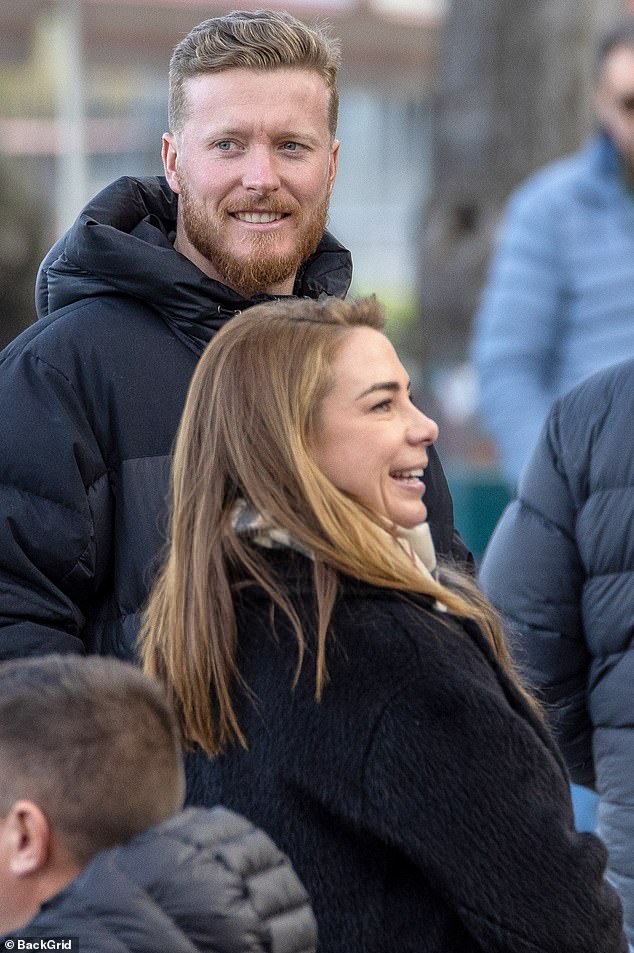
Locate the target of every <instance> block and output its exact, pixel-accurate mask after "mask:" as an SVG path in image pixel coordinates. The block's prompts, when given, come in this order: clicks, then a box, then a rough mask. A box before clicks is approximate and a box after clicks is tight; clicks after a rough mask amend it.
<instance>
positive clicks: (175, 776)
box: [0, 655, 184, 864]
mask: <svg viewBox="0 0 634 953" xmlns="http://www.w3.org/2000/svg"><path fill="white" fill-rule="evenodd" d="M22 798H24V799H27V800H30V801H33V802H34V803H36V804H37V805H38V807H40V808H41V810H42V811H43V812H44V814H45V815H46V817H47V819H48V820H49V822H50V824H51V827H52V828H53V829H54V830H55V831H56V833H57V834H58V835H59V837H60V838H61V839H62V840H63V842H64V844H65V846H66V847H67V849H68V850H69V851H70V853H71V854H72V855H73V857H74V859H75V860H76V861H77V862H78V863H81V864H86V863H88V861H89V860H91V859H92V857H94V855H95V854H96V853H98V852H99V851H100V850H105V849H106V848H109V847H113V846H114V845H116V844H121V843H125V842H126V841H128V840H129V839H130V838H131V837H134V836H135V835H136V834H139V833H141V831H144V830H145V829H146V828H148V827H151V826H152V825H153V824H157V823H159V822H160V821H162V820H164V819H165V818H166V817H170V816H171V815H172V814H175V813H176V812H177V811H178V810H179V809H180V808H181V806H182V803H183V798H184V774H183V764H182V754H181V747H180V742H179V733H178V728H177V725H176V721H175V717H174V714H173V712H172V710H171V708H170V706H169V704H168V702H167V700H166V698H165V695H164V693H163V691H162V689H161V688H160V686H159V685H158V684H157V683H155V682H154V681H152V680H151V679H149V678H147V677H146V676H144V675H143V674H142V672H141V671H140V670H139V669H138V668H136V667H135V666H133V665H131V664H128V663H125V662H120V661H118V660H116V659H105V658H95V657H93V658H82V657H80V656H70V655H66V656H62V655H48V656H44V657H40V658H32V659H21V660H14V661H10V662H4V663H2V664H0V816H6V814H7V812H8V811H9V810H10V809H11V806H12V804H14V803H15V802H16V801H17V800H20V799H22Z"/></svg>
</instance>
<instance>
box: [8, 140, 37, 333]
mask: <svg viewBox="0 0 634 953" xmlns="http://www.w3.org/2000/svg"><path fill="white" fill-rule="evenodd" d="M48 225H49V222H48V213H47V211H46V203H45V202H42V201H40V200H39V196H38V195H37V191H36V190H34V186H33V183H32V182H27V181H26V179H25V178H24V177H23V176H22V174H21V173H20V172H19V171H18V170H17V169H16V167H15V162H14V163H12V162H11V161H10V160H8V159H6V158H3V159H2V160H0V300H1V301H2V308H1V310H0V349H2V348H3V347H4V346H5V345H6V344H8V343H9V342H10V341H11V340H12V339H13V338H14V337H15V336H16V334H19V332H20V331H22V330H23V329H24V328H26V327H28V325H29V324H32V323H33V321H35V317H36V315H35V291H34V289H35V276H36V273H37V268H38V265H39V263H40V261H41V259H42V258H43V256H44V253H45V251H46V250H47V248H48V244H49V239H48V234H49V229H48V227H47V226H48Z"/></svg>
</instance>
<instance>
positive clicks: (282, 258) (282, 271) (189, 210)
mask: <svg viewBox="0 0 634 953" xmlns="http://www.w3.org/2000/svg"><path fill="white" fill-rule="evenodd" d="M179 185H180V194H179V200H178V204H179V211H180V216H181V221H182V225H183V229H184V231H185V234H186V235H187V238H188V239H189V241H190V243H191V244H192V245H193V246H194V248H195V249H196V250H197V251H198V252H199V253H200V254H201V255H203V256H204V257H205V258H206V259H207V261H209V262H211V263H212V264H213V266H214V269H215V270H216V271H217V272H218V273H219V274H220V275H222V277H223V279H224V282H225V284H227V285H229V287H230V288H233V289H234V290H236V291H238V292H239V293H240V294H241V295H243V297H245V298H250V297H252V296H253V295H255V294H262V293H266V292H267V291H268V289H269V288H271V287H273V286H275V285H277V284H280V283H281V282H283V281H286V280H287V279H288V278H291V277H294V276H295V275H296V274H297V271H298V270H299V268H300V266H301V265H302V264H303V263H304V262H305V261H306V260H307V259H308V258H310V256H311V255H312V253H313V252H314V251H315V249H316V248H317V245H318V244H319V242H320V240H321V237H322V235H323V233H324V229H325V228H326V221H327V217H328V204H329V195H327V194H326V195H324V198H323V200H322V201H321V202H320V203H319V204H318V205H316V206H314V207H313V208H311V209H310V210H308V211H302V210H301V206H300V205H299V203H297V202H295V203H294V207H292V208H291V207H289V204H290V203H289V202H286V203H285V204H281V203H279V202H276V201H275V200H274V199H268V200H267V201H266V202H263V201H262V200H261V199H260V200H258V202H257V204H253V203H251V205H252V207H251V208H250V207H249V203H248V202H247V203H244V202H243V203H242V204H241V205H239V206H236V207H235V208H229V207H227V208H223V207H222V206H220V207H219V209H218V212H217V213H216V214H215V215H210V214H209V213H208V212H207V211H206V209H205V207H204V205H203V204H202V203H201V202H200V201H198V200H197V199H196V198H195V196H194V195H193V193H192V192H191V191H190V189H189V188H188V186H187V182H186V181H185V180H184V178H183V177H182V176H181V180H180V183H179ZM256 210H257V211H267V212H282V213H284V212H287V213H288V212H290V213H291V214H292V215H293V216H294V217H295V220H296V222H297V242H296V245H295V248H294V249H293V251H292V252H289V253H287V254H280V253H279V252H276V248H275V246H276V244H277V240H278V235H277V234H276V232H275V231H271V232H268V233H266V232H265V233H255V232H254V233H253V234H248V233H245V235H244V236H243V238H242V239H241V240H240V242H239V244H238V246H237V247H236V243H235V240H234V241H230V240H229V239H228V236H227V234H226V229H225V228H224V225H223V223H224V220H226V219H228V217H229V215H230V214H231V212H233V211H243V212H246V211H256ZM238 250H239V253H238Z"/></svg>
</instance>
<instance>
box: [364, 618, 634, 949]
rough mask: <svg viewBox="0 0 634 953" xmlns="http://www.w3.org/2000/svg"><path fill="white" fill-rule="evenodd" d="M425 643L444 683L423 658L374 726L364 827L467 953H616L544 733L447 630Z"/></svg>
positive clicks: (615, 928)
mask: <svg viewBox="0 0 634 953" xmlns="http://www.w3.org/2000/svg"><path fill="white" fill-rule="evenodd" d="M436 638H437V639H438V641H439V643H440V641H441V639H442V640H443V641H444V645H445V649H444V652H445V653H446V655H447V662H446V664H445V665H444V667H443V670H442V672H440V671H439V669H438V666H437V665H435V663H434V660H433V658H425V659H423V658H422V657H421V661H420V673H419V674H418V676H417V677H412V678H410V680H409V682H408V684H407V685H404V686H403V688H402V690H401V691H400V692H399V693H398V694H397V695H396V696H395V697H393V698H392V700H391V702H390V704H389V705H388V706H387V707H386V709H385V711H384V713H383V715H382V717H381V719H380V721H379V723H378V725H377V726H376V729H375V732H374V738H373V744H372V748H371V751H370V755H369V758H368V762H367V769H366V780H365V786H364V790H365V798H366V817H367V821H368V824H369V826H370V828H371V829H372V830H373V831H374V832H376V833H377V834H378V836H380V837H381V838H382V839H385V841H386V842H387V843H392V844H393V845H394V846H395V847H396V848H397V849H398V850H399V851H401V852H403V853H404V854H405V855H406V856H407V857H408V859H409V860H410V862H411V863H413V864H414V865H415V866H416V868H418V870H419V871H420V872H421V874H422V876H423V877H424V878H425V880H426V881H427V882H428V883H429V884H430V886H431V888H432V889H433V890H434V891H435V892H436V893H437V894H438V896H439V897H440V898H441V899H442V900H444V901H445V903H446V904H447V905H448V907H449V908H450V909H452V910H454V911H456V913H457V915H458V916H459V917H460V919H461V921H462V923H463V925H464V927H465V929H466V930H467V932H468V933H469V934H470V935H471V936H472V937H473V938H474V939H475V940H476V945H477V947H478V949H482V950H487V951H488V953H596V951H597V950H601V951H602V953H622V951H625V950H626V948H627V947H626V942H625V937H624V935H623V933H622V912H621V905H620V901H619V899H618V896H617V894H616V892H615V891H614V890H613V888H612V887H611V886H610V885H609V884H608V882H607V881H606V880H605V879H604V870H605V865H606V858H607V852H606V850H605V848H604V846H603V845H602V843H601V842H600V841H599V840H598V838H596V837H595V836H594V835H592V834H578V833H577V832H576V831H575V829H574V824H573V817H572V807H571V803H570V795H569V792H568V784H567V778H566V774H565V770H564V767H563V764H562V762H561V760H560V758H559V755H558V753H557V751H556V748H555V746H554V744H553V742H552V739H550V737H549V735H548V733H547V731H546V729H545V727H544V726H543V725H542V724H541V723H540V722H539V720H538V719H537V718H536V716H534V715H533V714H532V713H530V712H529V710H528V708H527V707H526V705H525V703H524V702H523V701H522V700H521V698H520V697H519V695H518V694H517V692H516V690H515V689H514V688H513V687H512V686H510V685H509V684H508V682H507V683H506V685H505V684H504V677H503V676H502V674H501V673H498V674H497V675H496V672H495V670H494V667H493V662H492V661H491V660H488V659H486V658H485V653H484V652H483V651H480V650H479V649H476V647H475V645H473V643H471V646H472V647H473V650H472V651H467V647H465V646H459V645H456V642H455V639H456V637H455V635H453V634H452V633H451V632H450V631H447V632H445V633H444V634H442V635H441V634H440V633H436ZM481 638H482V637H481V636H480V639H481ZM449 645H451V649H449V648H448V646H449ZM438 651H440V650H438ZM421 654H422V653H421ZM437 654H438V653H437Z"/></svg>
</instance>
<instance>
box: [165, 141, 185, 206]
mask: <svg viewBox="0 0 634 953" xmlns="http://www.w3.org/2000/svg"><path fill="white" fill-rule="evenodd" d="M161 158H162V160H163V170H164V172H165V178H166V179H167V184H168V185H169V187H170V189H171V190H172V192H176V194H177V195H178V193H179V192H180V190H181V188H180V182H179V181H178V161H177V159H178V157H177V146H176V139H175V137H174V136H173V135H172V133H171V132H164V133H163V140H162V144H161Z"/></svg>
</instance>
